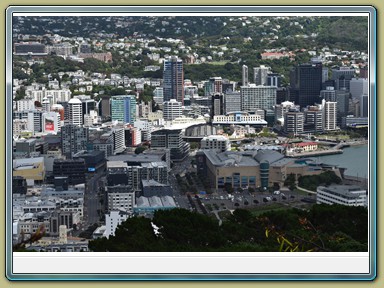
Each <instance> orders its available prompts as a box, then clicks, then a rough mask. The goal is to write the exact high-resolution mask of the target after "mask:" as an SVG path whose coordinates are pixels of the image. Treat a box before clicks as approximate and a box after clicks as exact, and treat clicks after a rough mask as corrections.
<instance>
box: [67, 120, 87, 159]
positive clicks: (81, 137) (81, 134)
mask: <svg viewBox="0 0 384 288" xmlns="http://www.w3.org/2000/svg"><path fill="white" fill-rule="evenodd" d="M88 137H89V134H88V128H85V127H80V126H77V125H73V124H68V125H64V126H63V127H61V153H62V154H63V155H65V156H66V157H67V158H71V157H72V155H73V154H76V153H78V152H79V151H81V150H87V144H88Z"/></svg>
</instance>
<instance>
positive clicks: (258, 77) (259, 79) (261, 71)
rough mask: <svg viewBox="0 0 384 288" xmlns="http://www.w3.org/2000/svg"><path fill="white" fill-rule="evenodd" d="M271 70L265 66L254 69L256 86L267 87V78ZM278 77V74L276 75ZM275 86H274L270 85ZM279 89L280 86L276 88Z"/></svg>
mask: <svg viewBox="0 0 384 288" xmlns="http://www.w3.org/2000/svg"><path fill="white" fill-rule="evenodd" d="M270 70H271V68H270V67H267V66H265V65H260V67H255V68H253V80H254V82H255V84H256V85H263V86H264V85H267V76H268V73H269V72H270ZM276 75H277V74H276ZM269 86H274V85H269ZM275 87H278V86H275Z"/></svg>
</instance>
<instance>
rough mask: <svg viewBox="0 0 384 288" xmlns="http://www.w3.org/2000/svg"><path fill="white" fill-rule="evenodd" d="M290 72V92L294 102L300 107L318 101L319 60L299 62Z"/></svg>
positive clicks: (320, 69) (321, 69) (320, 73)
mask: <svg viewBox="0 0 384 288" xmlns="http://www.w3.org/2000/svg"><path fill="white" fill-rule="evenodd" d="M292 72H293V73H291V87H292V90H293V91H292V94H291V96H295V97H294V98H295V99H294V100H295V103H296V104H298V105H300V106H301V107H306V106H308V105H314V104H315V103H316V102H319V101H320V99H319V97H320V90H321V83H322V73H323V66H322V64H321V63H320V62H312V63H311V64H301V65H299V66H297V67H296V68H295V69H294V70H293V71H292Z"/></svg>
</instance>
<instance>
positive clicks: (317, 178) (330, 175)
mask: <svg viewBox="0 0 384 288" xmlns="http://www.w3.org/2000/svg"><path fill="white" fill-rule="evenodd" d="M340 183H341V179H340V177H338V176H336V174H335V172H333V171H325V172H323V173H321V174H320V175H312V176H301V177H300V178H299V186H300V187H302V188H305V189H308V190H312V191H316V189H317V187H318V186H320V185H327V186H328V185H330V184H340Z"/></svg>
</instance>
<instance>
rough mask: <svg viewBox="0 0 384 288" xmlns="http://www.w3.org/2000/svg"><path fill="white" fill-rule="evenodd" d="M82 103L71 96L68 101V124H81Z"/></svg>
mask: <svg viewBox="0 0 384 288" xmlns="http://www.w3.org/2000/svg"><path fill="white" fill-rule="evenodd" d="M82 105H83V104H82V103H81V101H80V100H79V99H77V98H72V99H71V100H69V102H68V112H69V113H68V117H69V118H68V120H69V124H73V125H78V126H80V125H82V124H83V107H82Z"/></svg>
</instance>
